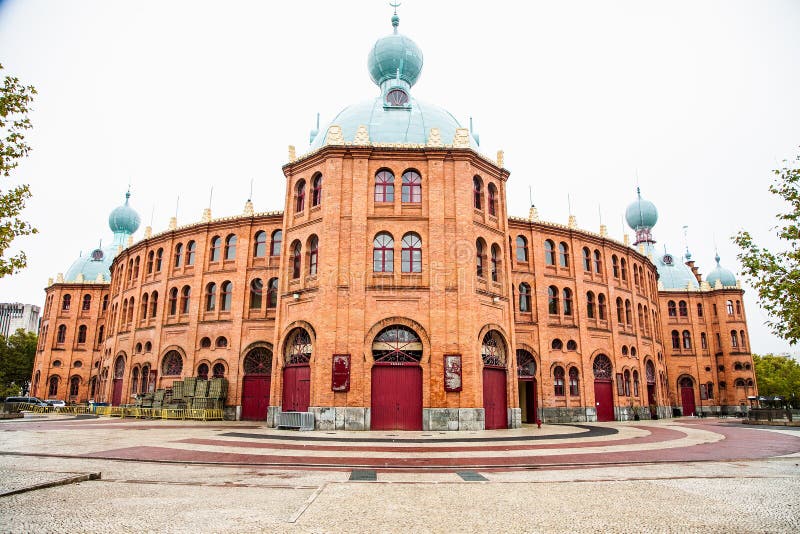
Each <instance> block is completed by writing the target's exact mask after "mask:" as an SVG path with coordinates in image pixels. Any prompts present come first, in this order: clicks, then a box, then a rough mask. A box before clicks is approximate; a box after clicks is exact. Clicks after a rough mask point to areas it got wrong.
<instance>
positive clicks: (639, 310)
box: [636, 304, 644, 332]
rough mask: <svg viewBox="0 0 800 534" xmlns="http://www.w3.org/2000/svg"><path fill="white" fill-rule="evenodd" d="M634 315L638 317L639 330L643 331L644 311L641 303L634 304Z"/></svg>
mask: <svg viewBox="0 0 800 534" xmlns="http://www.w3.org/2000/svg"><path fill="white" fill-rule="evenodd" d="M636 316H637V318H638V319H639V330H641V331H642V332H644V311H643V309H642V305H641V304H637V305H636Z"/></svg>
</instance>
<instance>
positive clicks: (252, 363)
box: [206, 347, 272, 421]
mask: <svg viewBox="0 0 800 534" xmlns="http://www.w3.org/2000/svg"><path fill="white" fill-rule="evenodd" d="M242 368H243V371H244V379H243V382H242V419H247V420H251V421H263V420H265V419H266V418H267V408H268V407H269V389H270V384H271V378H272V376H271V375H272V350H270V349H269V348H268V347H255V348H253V349H250V351H248V353H247V355H246V356H245V357H244V362H242ZM206 372H208V371H206Z"/></svg>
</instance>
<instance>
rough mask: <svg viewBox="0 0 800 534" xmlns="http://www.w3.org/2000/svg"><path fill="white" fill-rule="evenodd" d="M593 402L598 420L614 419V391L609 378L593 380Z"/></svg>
mask: <svg viewBox="0 0 800 534" xmlns="http://www.w3.org/2000/svg"><path fill="white" fill-rule="evenodd" d="M594 402H595V408H596V409H597V420H598V421H613V420H614V393H613V391H612V390H611V381H610V380H595V381H594Z"/></svg>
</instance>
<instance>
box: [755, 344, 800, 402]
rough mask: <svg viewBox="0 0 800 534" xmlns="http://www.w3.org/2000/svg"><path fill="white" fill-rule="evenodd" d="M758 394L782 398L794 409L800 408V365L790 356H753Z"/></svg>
mask: <svg viewBox="0 0 800 534" xmlns="http://www.w3.org/2000/svg"><path fill="white" fill-rule="evenodd" d="M753 365H755V370H756V380H757V381H758V393H759V395H765V396H770V397H772V396H776V395H778V396H781V397H783V398H785V399H786V402H787V403H789V404H791V405H792V407H794V408H800V364H798V363H797V361H796V360H793V359H792V358H790V357H788V356H780V355H775V354H765V355H764V356H758V355H757V354H753Z"/></svg>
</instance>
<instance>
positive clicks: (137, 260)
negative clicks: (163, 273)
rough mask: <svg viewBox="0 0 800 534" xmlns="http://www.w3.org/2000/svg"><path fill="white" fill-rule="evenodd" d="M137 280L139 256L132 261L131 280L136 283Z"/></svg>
mask: <svg viewBox="0 0 800 534" xmlns="http://www.w3.org/2000/svg"><path fill="white" fill-rule="evenodd" d="M156 270H158V269H156ZM138 279H139V256H136V259H135V260H134V261H133V280H134V281H136V280H138Z"/></svg>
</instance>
